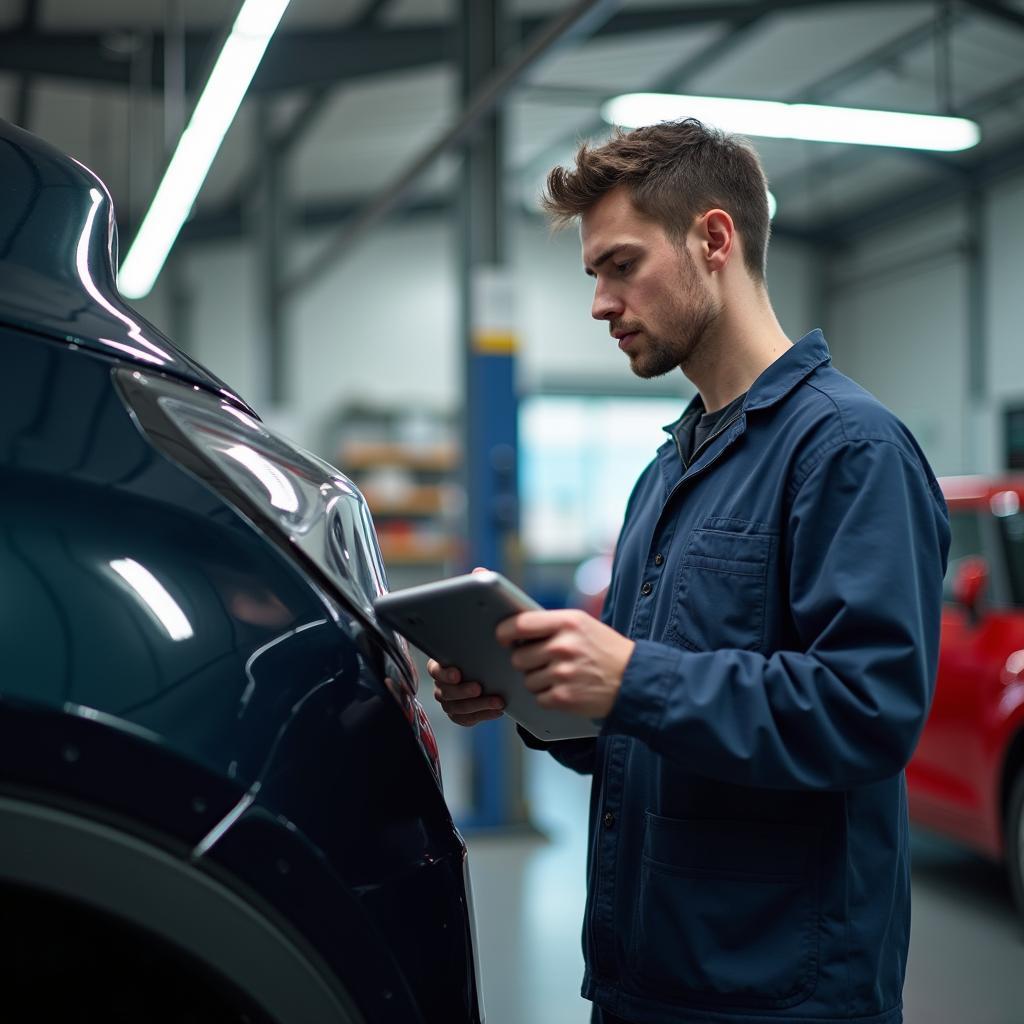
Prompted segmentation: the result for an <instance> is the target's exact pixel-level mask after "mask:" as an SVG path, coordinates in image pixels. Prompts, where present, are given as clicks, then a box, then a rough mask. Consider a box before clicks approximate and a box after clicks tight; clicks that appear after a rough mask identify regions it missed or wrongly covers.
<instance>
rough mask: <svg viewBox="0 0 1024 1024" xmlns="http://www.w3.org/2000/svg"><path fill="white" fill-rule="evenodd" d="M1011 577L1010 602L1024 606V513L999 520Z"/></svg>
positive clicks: (1007, 567)
mask: <svg viewBox="0 0 1024 1024" xmlns="http://www.w3.org/2000/svg"><path fill="white" fill-rule="evenodd" d="M998 522H999V531H1000V534H1001V535H1002V538H1003V545H1004V547H1005V550H1006V570H1007V575H1008V576H1009V577H1010V600H1011V601H1013V603H1014V604H1015V605H1024V512H1016V513H1014V514H1013V515H1010V516H1001V517H999V518H998Z"/></svg>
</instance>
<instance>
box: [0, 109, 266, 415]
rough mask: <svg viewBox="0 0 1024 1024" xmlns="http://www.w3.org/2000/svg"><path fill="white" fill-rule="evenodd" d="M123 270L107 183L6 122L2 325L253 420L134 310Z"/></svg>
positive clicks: (1, 163)
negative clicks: (229, 404)
mask: <svg viewBox="0 0 1024 1024" xmlns="http://www.w3.org/2000/svg"><path fill="white" fill-rule="evenodd" d="M116 262H117V222H116V220H115V218H114V205H113V203H112V201H111V199H110V193H109V192H107V189H106V186H105V185H104V184H103V182H102V181H101V180H100V179H99V178H98V177H97V176H96V175H95V174H93V172H92V171H90V170H89V168H88V167H86V166H85V165H84V164H80V163H79V162H78V161H77V160H75V159H73V158H71V157H68V156H65V155H64V154H63V153H61V152H60V151H59V150H57V149H54V148H53V147H52V146H50V145H48V144H47V143H45V142H43V141H42V140H41V139H39V138H37V137H36V136H34V135H31V134H29V133H28V132H25V131H22V130H21V129H20V128H16V127H15V126H14V125H12V124H9V123H8V122H6V121H3V120H0V322H3V323H6V324H9V325H11V326H15V327H20V328H23V329H26V330H30V331H33V332H35V333H38V334H43V335H47V336H49V337H52V338H56V339H58V340H60V341H64V342H66V343H68V344H77V345H80V346H82V347H83V348H88V349H91V350H94V351H96V352H101V353H102V354H104V355H106V356H110V357H112V358H115V359H118V360H122V361H125V362H134V363H138V364H140V365H141V366H145V367H147V368H148V369H149V370H151V371H153V370H155V371H159V372H163V373H168V374H171V375H173V376H175V377H179V378H181V379H183V380H186V381H189V382H190V383H193V384H196V385H199V386H200V387H203V388H206V389H208V390H212V391H214V392H217V393H218V394H220V395H223V396H224V397H226V398H229V399H230V400H232V401H233V402H235V403H237V404H238V405H240V406H242V407H243V408H245V409H246V410H248V411H249V412H250V413H252V410H251V409H250V407H249V406H248V405H247V403H245V402H244V401H243V400H242V399H241V398H240V397H239V396H238V395H237V394H235V393H234V392H233V391H231V389H230V388H228V387H227V386H226V385H225V384H224V383H223V382H222V381H221V380H219V379H218V378H217V377H215V376H214V375H213V374H211V373H210V372H209V371H208V370H206V369H204V368H203V367H202V366H201V365H200V364H199V363H197V362H195V360H193V359H190V358H189V357H188V356H187V355H185V354H184V353H183V352H181V351H179V350H178V349H177V348H175V346H174V345H173V344H172V343H171V342H170V340H169V339H168V338H167V337H166V336H165V335H163V334H162V333H161V332H160V331H158V330H157V329H156V328H155V327H154V326H153V325H152V324H150V323H149V322H148V321H147V320H145V319H144V318H143V317H142V316H140V315H139V314H138V313H137V312H136V311H135V310H134V309H132V307H131V306H129V305H127V304H126V303H125V302H124V300H123V299H122V298H121V296H120V295H119V294H118V291H117V286H116V284H115V272H114V267H115V264H116ZM253 415H255V413H253Z"/></svg>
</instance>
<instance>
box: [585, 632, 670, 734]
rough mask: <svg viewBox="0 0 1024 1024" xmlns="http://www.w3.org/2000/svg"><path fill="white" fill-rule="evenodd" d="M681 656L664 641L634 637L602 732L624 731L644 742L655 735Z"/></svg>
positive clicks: (658, 728) (659, 726) (658, 729)
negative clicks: (634, 644) (632, 645)
mask: <svg viewBox="0 0 1024 1024" xmlns="http://www.w3.org/2000/svg"><path fill="white" fill-rule="evenodd" d="M682 657H683V652H682V651H678V650H676V649H675V648H672V647H667V646H666V645H665V644H658V643H655V642H654V641H653V640H637V641H636V646H635V647H634V648H633V654H632V656H631V657H630V659H629V661H628V662H627V663H626V671H625V672H624V673H623V675H622V686H621V687H620V689H619V695H618V697H616V698H615V703H614V704H613V705H612V710H611V713H610V714H609V715H608V717H607V718H606V719H605V723H604V731H605V732H606V733H627V734H628V735H630V736H636V737H638V738H639V739H642V740H644V742H647V740H648V737H649V736H654V735H656V734H657V733H658V732H659V731H660V728H661V720H662V718H663V716H664V714H665V698H666V695H667V693H668V690H669V686H670V684H671V683H672V681H673V680H677V679H678V678H679V675H680V671H681V668H682V666H681V664H680V663H681V660H682ZM648 745H650V744H648Z"/></svg>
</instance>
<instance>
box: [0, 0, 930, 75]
mask: <svg viewBox="0 0 1024 1024" xmlns="http://www.w3.org/2000/svg"><path fill="white" fill-rule="evenodd" d="M885 2H887V0H771V2H768V0H752V2H748V3H743V2H740V3H728V2H726V3H723V2H717V0H712V2H708V3H702V4H695V5H693V6H687V7H652V8H639V9H632V8H631V9H630V10H627V11H620V12H619V13H618V14H616V15H615V16H613V17H612V18H610V19H609V20H608V21H607V22H606V23H605V24H604V25H602V26H601V28H600V29H599V30H598V31H597V32H596V33H595V35H597V36H601V37H612V36H628V35H632V34H635V33H643V32H650V33H654V32H664V31H671V30H672V29H680V28H687V27H690V26H694V25H706V24H714V23H733V24H738V23H743V22H744V21H746V20H748V19H751V18H756V17H760V16H762V15H766V14H773V13H781V12H784V11H787V10H802V9H810V8H830V7H831V8H835V7H844V6H851V5H857V6H865V5H866V4H876V3H878V4H884V3H885ZM908 2H916V3H920V4H921V5H922V6H932V5H933V3H934V0H908ZM376 7H377V5H376V3H374V4H373V5H372V7H370V8H367V11H366V13H370V12H371V11H373V10H376ZM545 20H546V19H544V18H542V17H527V18H521V19H519V20H518V22H515V23H514V28H515V33H514V34H515V35H516V36H518V37H519V38H529V37H531V36H533V35H534V34H535V33H536V32H538V31H540V30H541V28H542V26H543V25H544V23H545ZM117 34H118V33H117V32H114V31H110V32H53V31H39V30H38V29H25V28H23V27H18V28H14V29H10V30H8V31H5V32H0V67H3V68H4V69H5V70H6V71H8V72H11V71H14V72H32V73H35V74H38V75H40V76H44V77H51V78H75V79H83V80H86V81H95V82H109V83H114V84H119V85H127V84H128V83H129V75H130V67H129V63H128V61H127V60H125V58H124V56H123V55H122V54H118V53H117V52H115V49H114V48H113V47H111V45H110V44H111V41H112V40H113V39H115V37H116V36H117ZM150 36H151V38H152V44H153V62H152V64H153V67H152V76H151V83H150V84H151V85H152V87H153V88H154V89H160V88H162V87H163V63H164V62H163V48H164V34H163V32H160V31H154V32H152V33H149V32H148V31H147V37H150ZM220 38H221V37H220V35H218V34H217V33H215V32H198V31H196V32H188V33H187V34H186V45H187V53H188V66H187V68H186V81H187V83H188V87H189V89H195V88H196V86H197V85H198V79H199V77H200V76H201V75H202V74H203V73H204V71H206V70H208V68H207V65H206V63H205V62H204V58H203V55H204V54H206V53H208V52H210V46H211V45H213V44H215V43H216V42H217V41H219V39H220ZM454 59H455V53H454V40H453V33H452V31H451V25H450V24H449V23H447V22H442V23H437V24H434V23H430V24H425V25H414V26H411V27H410V26H387V27H385V26H380V27H364V26H359V27H352V26H346V27H342V28H335V29H330V30H326V31H325V30H323V29H315V30H314V29H306V30H298V29H296V30H292V31H285V32H278V33H277V34H276V35H275V36H274V40H273V42H272V43H271V45H270V47H269V48H268V50H267V53H266V55H265V56H264V59H263V62H262V63H261V65H260V68H259V70H258V71H257V73H256V76H255V78H254V79H253V81H252V85H251V86H250V91H251V92H252V93H261V92H274V91H279V90H284V89H297V88H303V87H309V86H318V85H325V84H329V83H336V82H341V81H345V80H347V79H352V78H359V77H362V76H365V75H371V74H380V73H386V72H393V71H400V70H409V69H414V68H420V67H426V66H429V65H432V64H440V63H445V62H450V61H453V60H454Z"/></svg>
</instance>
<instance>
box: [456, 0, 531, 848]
mask: <svg viewBox="0 0 1024 1024" xmlns="http://www.w3.org/2000/svg"><path fill="white" fill-rule="evenodd" d="M498 7H499V4H497V3H495V2H484V3H481V2H480V0H462V3H461V24H462V31H461V45H462V51H461V54H460V56H461V63H460V66H461V73H462V97H463V101H464V102H468V101H469V99H470V97H471V96H472V95H473V94H474V92H475V91H476V90H477V89H478V88H479V86H480V85H481V83H482V82H483V81H485V79H486V78H487V76H488V75H490V74H491V72H493V70H494V68H495V67H496V66H497V62H498V57H499V37H500V35H501V32H500V27H501V21H502V19H501V17H500V11H499V10H498ZM503 131H504V117H503V111H502V109H501V107H500V106H499V107H498V108H497V109H496V110H494V111H493V112H492V113H490V114H489V115H488V116H487V117H486V118H484V119H483V121H482V123H481V125H480V126H479V128H478V129H477V130H476V131H475V132H474V133H473V134H472V136H471V137H470V138H469V139H468V140H467V141H466V143H465V144H464V146H463V163H462V182H461V184H462V187H461V190H460V201H459V207H460V214H461V216H460V233H461V237H460V239H459V253H460V259H461V265H460V277H461V281H460V283H461V295H462V310H461V313H462V333H463V339H464V347H463V351H464V353H465V369H464V383H465V399H466V401H465V421H464V438H465V449H464V450H465V453H466V457H465V475H466V481H465V482H466V497H467V520H468V521H467V534H468V536H467V540H468V549H467V551H466V558H467V563H468V564H467V566H466V568H467V570H468V569H472V568H473V567H474V566H478V565H482V566H486V567H487V568H489V569H495V570H497V571H498V572H503V573H506V574H507V575H509V576H510V577H513V578H514V577H515V576H517V575H518V572H517V569H518V567H517V566H516V565H515V564H514V562H516V561H518V559H517V557H516V551H517V536H518V526H519V515H518V481H517V473H518V444H517V435H518V428H517V415H518V400H517V395H516V380H515V364H516V335H515V329H514V323H513V321H514V309H513V306H514V297H513V295H512V288H511V281H510V278H509V274H508V269H507V266H506V263H505V257H506V253H505V250H506V239H505V221H506V217H505V209H504V198H503V189H502V180H501V179H502V176H503V168H504V160H503V156H504V146H503ZM467 738H468V741H469V743H470V746H471V754H472V756H471V771H472V785H471V794H472V809H471V811H470V812H469V814H468V815H467V816H465V817H464V818H463V819H462V820H461V821H459V826H460V828H463V829H464V830H466V831H472V832H480V831H494V830H510V829H512V830H531V829H532V826H531V824H530V821H529V816H528V813H527V809H526V803H525V801H524V799H523V784H522V762H523V753H522V744H521V742H520V740H519V737H518V736H517V735H516V733H515V729H514V727H513V726H512V723H511V722H510V721H509V720H508V719H504V718H503V719H499V720H498V721H494V722H484V723H482V724H480V725H478V726H475V727H474V728H473V729H470V730H468V733H467Z"/></svg>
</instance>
